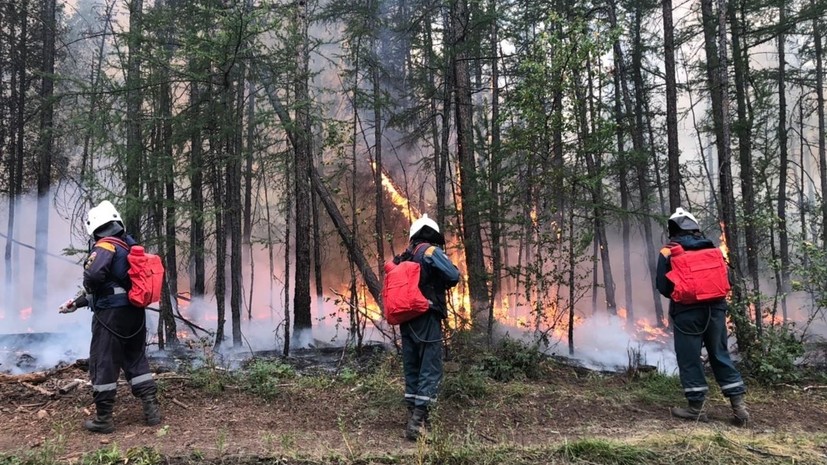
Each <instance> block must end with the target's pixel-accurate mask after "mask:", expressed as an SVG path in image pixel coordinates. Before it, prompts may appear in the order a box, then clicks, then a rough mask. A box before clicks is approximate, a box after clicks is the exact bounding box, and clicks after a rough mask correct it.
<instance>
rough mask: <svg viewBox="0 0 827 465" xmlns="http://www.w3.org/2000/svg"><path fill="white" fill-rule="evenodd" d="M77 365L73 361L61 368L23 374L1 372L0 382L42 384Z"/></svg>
mask: <svg viewBox="0 0 827 465" xmlns="http://www.w3.org/2000/svg"><path fill="white" fill-rule="evenodd" d="M76 367H77V362H75V363H72V364H71V365H66V366H65V367H61V368H54V369H51V370H47V371H35V372H33V373H24V374H22V375H7V374H3V373H0V384H5V383H32V384H40V383H42V382H44V381H46V380H47V379H49V378H52V377H54V376H55V375H57V374H59V373H62V372H64V371H67V370H70V369H72V368H76Z"/></svg>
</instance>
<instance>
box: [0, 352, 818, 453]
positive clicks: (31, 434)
mask: <svg viewBox="0 0 827 465" xmlns="http://www.w3.org/2000/svg"><path fill="white" fill-rule="evenodd" d="M480 360H482V361H480ZM514 362H515V360H506V359H500V360H497V359H493V358H489V359H480V358H477V359H476V361H475V362H473V363H471V362H465V361H463V362H457V361H455V362H448V363H447V366H446V371H447V373H446V378H445V382H444V384H443V388H442V392H441V399H440V403H439V407H438V408H437V409H435V411H434V413H433V415H432V427H431V434H430V436H429V438H428V440H422V441H420V442H418V443H415V442H410V441H407V440H406V439H405V438H404V437H403V428H404V424H405V421H406V419H407V411H406V409H405V407H404V406H403V404H402V403H401V396H402V390H403V384H402V376H401V372H402V369H401V366H400V363H399V360H398V358H397V357H395V356H394V355H392V354H388V353H380V354H374V355H373V356H371V357H370V360H369V361H368V362H364V357H363V360H362V362H358V363H356V362H355V363H352V364H350V363H347V362H344V363H343V364H342V365H341V366H340V367H339V368H338V369H336V370H334V371H332V372H329V371H325V372H317V373H309V372H307V371H306V370H297V369H296V368H295V367H294V366H291V365H287V364H285V363H283V362H281V361H279V360H278V359H273V360H258V361H256V362H254V363H252V364H248V365H247V366H246V369H244V370H238V371H227V370H224V369H222V368H220V367H218V366H214V365H209V366H206V367H202V368H199V369H191V368H180V369H178V370H176V371H177V372H176V371H167V368H163V367H157V366H155V368H156V369H157V371H159V373H156V379H157V380H158V384H159V388H160V392H159V398H160V402H161V406H162V413H163V421H162V423H161V425H159V426H156V427H147V426H145V425H144V424H143V422H142V412H141V405H140V402H139V401H138V400H137V399H135V398H133V397H132V396H131V395H130V393H129V389H128V386H127V385H126V383H125V382H124V380H121V383H120V385H119V388H118V402H117V405H116V408H115V421H116V431H115V432H114V433H113V434H109V435H95V434H91V433H88V432H86V431H84V430H83V429H82V428H81V427H80V425H81V422H82V420H83V419H85V418H89V417H90V414H91V413H93V412H94V407H93V405H92V404H91V395H90V392H89V391H90V388H89V387H88V385H84V386H82V387H80V388H78V389H74V390H73V391H71V392H69V393H67V394H64V395H60V394H58V393H57V392H58V390H59V387H61V386H66V385H67V384H69V383H70V382H71V381H72V380H75V379H86V377H87V375H86V373H85V372H84V370H83V369H82V365H80V366H73V367H71V368H69V369H65V370H63V371H60V372H58V373H56V374H54V375H52V376H50V377H49V379H47V380H45V381H44V382H42V383H40V384H37V385H34V384H31V383H28V384H24V383H20V382H5V383H0V425H2V427H1V428H0V464H2V465H6V464H42V463H82V464H114V463H139V464H140V463H175V464H189V463H222V464H235V463H280V464H308V465H310V464H333V463H336V464H369V463H383V464H396V463H400V464H408V463H411V464H424V463H431V464H443V463H446V464H478V463H480V464H482V463H491V464H493V463H509V464H535V463H549V464H553V463H560V464H569V463H572V464H574V463H601V464H677V463H687V464H689V463H693V464H695V463H699V464H724V463H727V464H732V463H744V464H780V463H800V464H809V463H813V464H816V463H822V464H823V463H827V426H826V425H825V422H826V421H827V389H823V388H825V386H816V385H813V384H809V383H799V384H798V385H779V386H776V387H772V388H767V387H756V386H754V385H751V386H750V390H749V394H748V403H749V408H750V412H751V414H752V416H753V421H752V423H751V425H750V426H749V427H748V428H737V427H735V426H731V425H730V424H729V417H730V411H729V408H728V405H727V403H726V401H725V399H724V398H723V397H722V396H721V394H720V391H717V390H716V389H715V388H714V387H713V388H712V391H711V392H710V395H709V401H708V411H709V415H710V420H711V421H710V422H709V423H695V422H686V421H681V420H678V419H674V418H671V416H670V413H669V407H671V406H676V405H682V404H683V403H684V401H683V399H682V396H681V389H680V386H679V383H678V380H677V378H675V377H674V376H665V375H661V374H658V373H656V372H650V373H645V372H634V373H631V374H630V373H628V372H627V373H601V372H594V371H589V370H585V369H582V368H576V367H572V366H568V365H565V364H561V363H559V362H555V361H553V360H545V361H542V362H539V363H538V365H537V366H534V367H530V369H526V366H527V365H526V366H523V367H522V368H521V367H517V364H516V363H514ZM515 367H516V368H515ZM491 374H495V375H496V376H494V378H498V379H509V380H508V381H497V380H495V379H492V376H491ZM526 375H530V376H526Z"/></svg>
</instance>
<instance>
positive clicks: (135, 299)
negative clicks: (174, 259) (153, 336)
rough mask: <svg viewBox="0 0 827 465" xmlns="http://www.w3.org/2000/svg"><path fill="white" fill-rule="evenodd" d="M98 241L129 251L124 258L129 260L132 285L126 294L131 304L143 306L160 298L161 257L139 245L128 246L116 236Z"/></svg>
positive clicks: (162, 271) (162, 281)
mask: <svg viewBox="0 0 827 465" xmlns="http://www.w3.org/2000/svg"><path fill="white" fill-rule="evenodd" d="M98 242H107V243H109V244H112V245H116V246H120V247H123V248H124V249H126V250H127V251H129V254H127V256H126V260H127V261H128V262H129V272H128V274H129V280H130V281H131V282H132V287H131V288H130V289H129V294H128V295H127V296H128V297H129V302H130V303H131V304H132V305H134V306H136V307H141V308H145V307H147V306H148V305H149V304H151V303H152V302H158V301H159V300H161V286H163V284H164V264H163V262H162V261H161V257H159V256H157V255H155V254H151V253H146V251H145V250H144V248H143V247H142V246H140V245H133V246H132V247H130V246H128V245H126V242H124V241H122V240H120V239H118V238H116V237H104V238H103V239H101V240H100V241H98Z"/></svg>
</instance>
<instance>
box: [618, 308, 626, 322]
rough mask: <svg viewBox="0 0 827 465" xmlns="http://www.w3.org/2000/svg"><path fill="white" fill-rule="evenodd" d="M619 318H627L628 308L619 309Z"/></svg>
mask: <svg viewBox="0 0 827 465" xmlns="http://www.w3.org/2000/svg"><path fill="white" fill-rule="evenodd" d="M617 316H618V317H620V319H622V320H625V319H626V318H627V311H626V308H624V307H620V308H618V309H617Z"/></svg>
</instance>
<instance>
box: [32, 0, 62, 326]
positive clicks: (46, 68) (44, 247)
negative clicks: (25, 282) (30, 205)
mask: <svg viewBox="0 0 827 465" xmlns="http://www.w3.org/2000/svg"><path fill="white" fill-rule="evenodd" d="M42 15H43V16H42V18H41V21H42V23H43V56H42V59H43V64H42V66H41V68H40V70H41V73H42V75H41V82H40V105H41V108H40V134H39V137H40V142H39V146H38V152H39V154H38V170H37V225H36V227H35V253H34V289H33V297H34V298H33V302H32V307H33V308H36V309H38V310H43V309H45V308H46V302H47V301H48V289H49V286H46V285H45V283H47V282H48V274H47V269H48V268H47V266H48V264H47V263H46V255H47V253H48V249H49V203H50V202H49V200H50V198H51V195H50V194H51V188H52V150H53V146H54V138H53V132H54V114H55V109H54V97H53V94H54V88H55V84H54V74H55V28H56V27H57V20H56V18H55V0H45V1H44V2H43V10H42Z"/></svg>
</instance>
